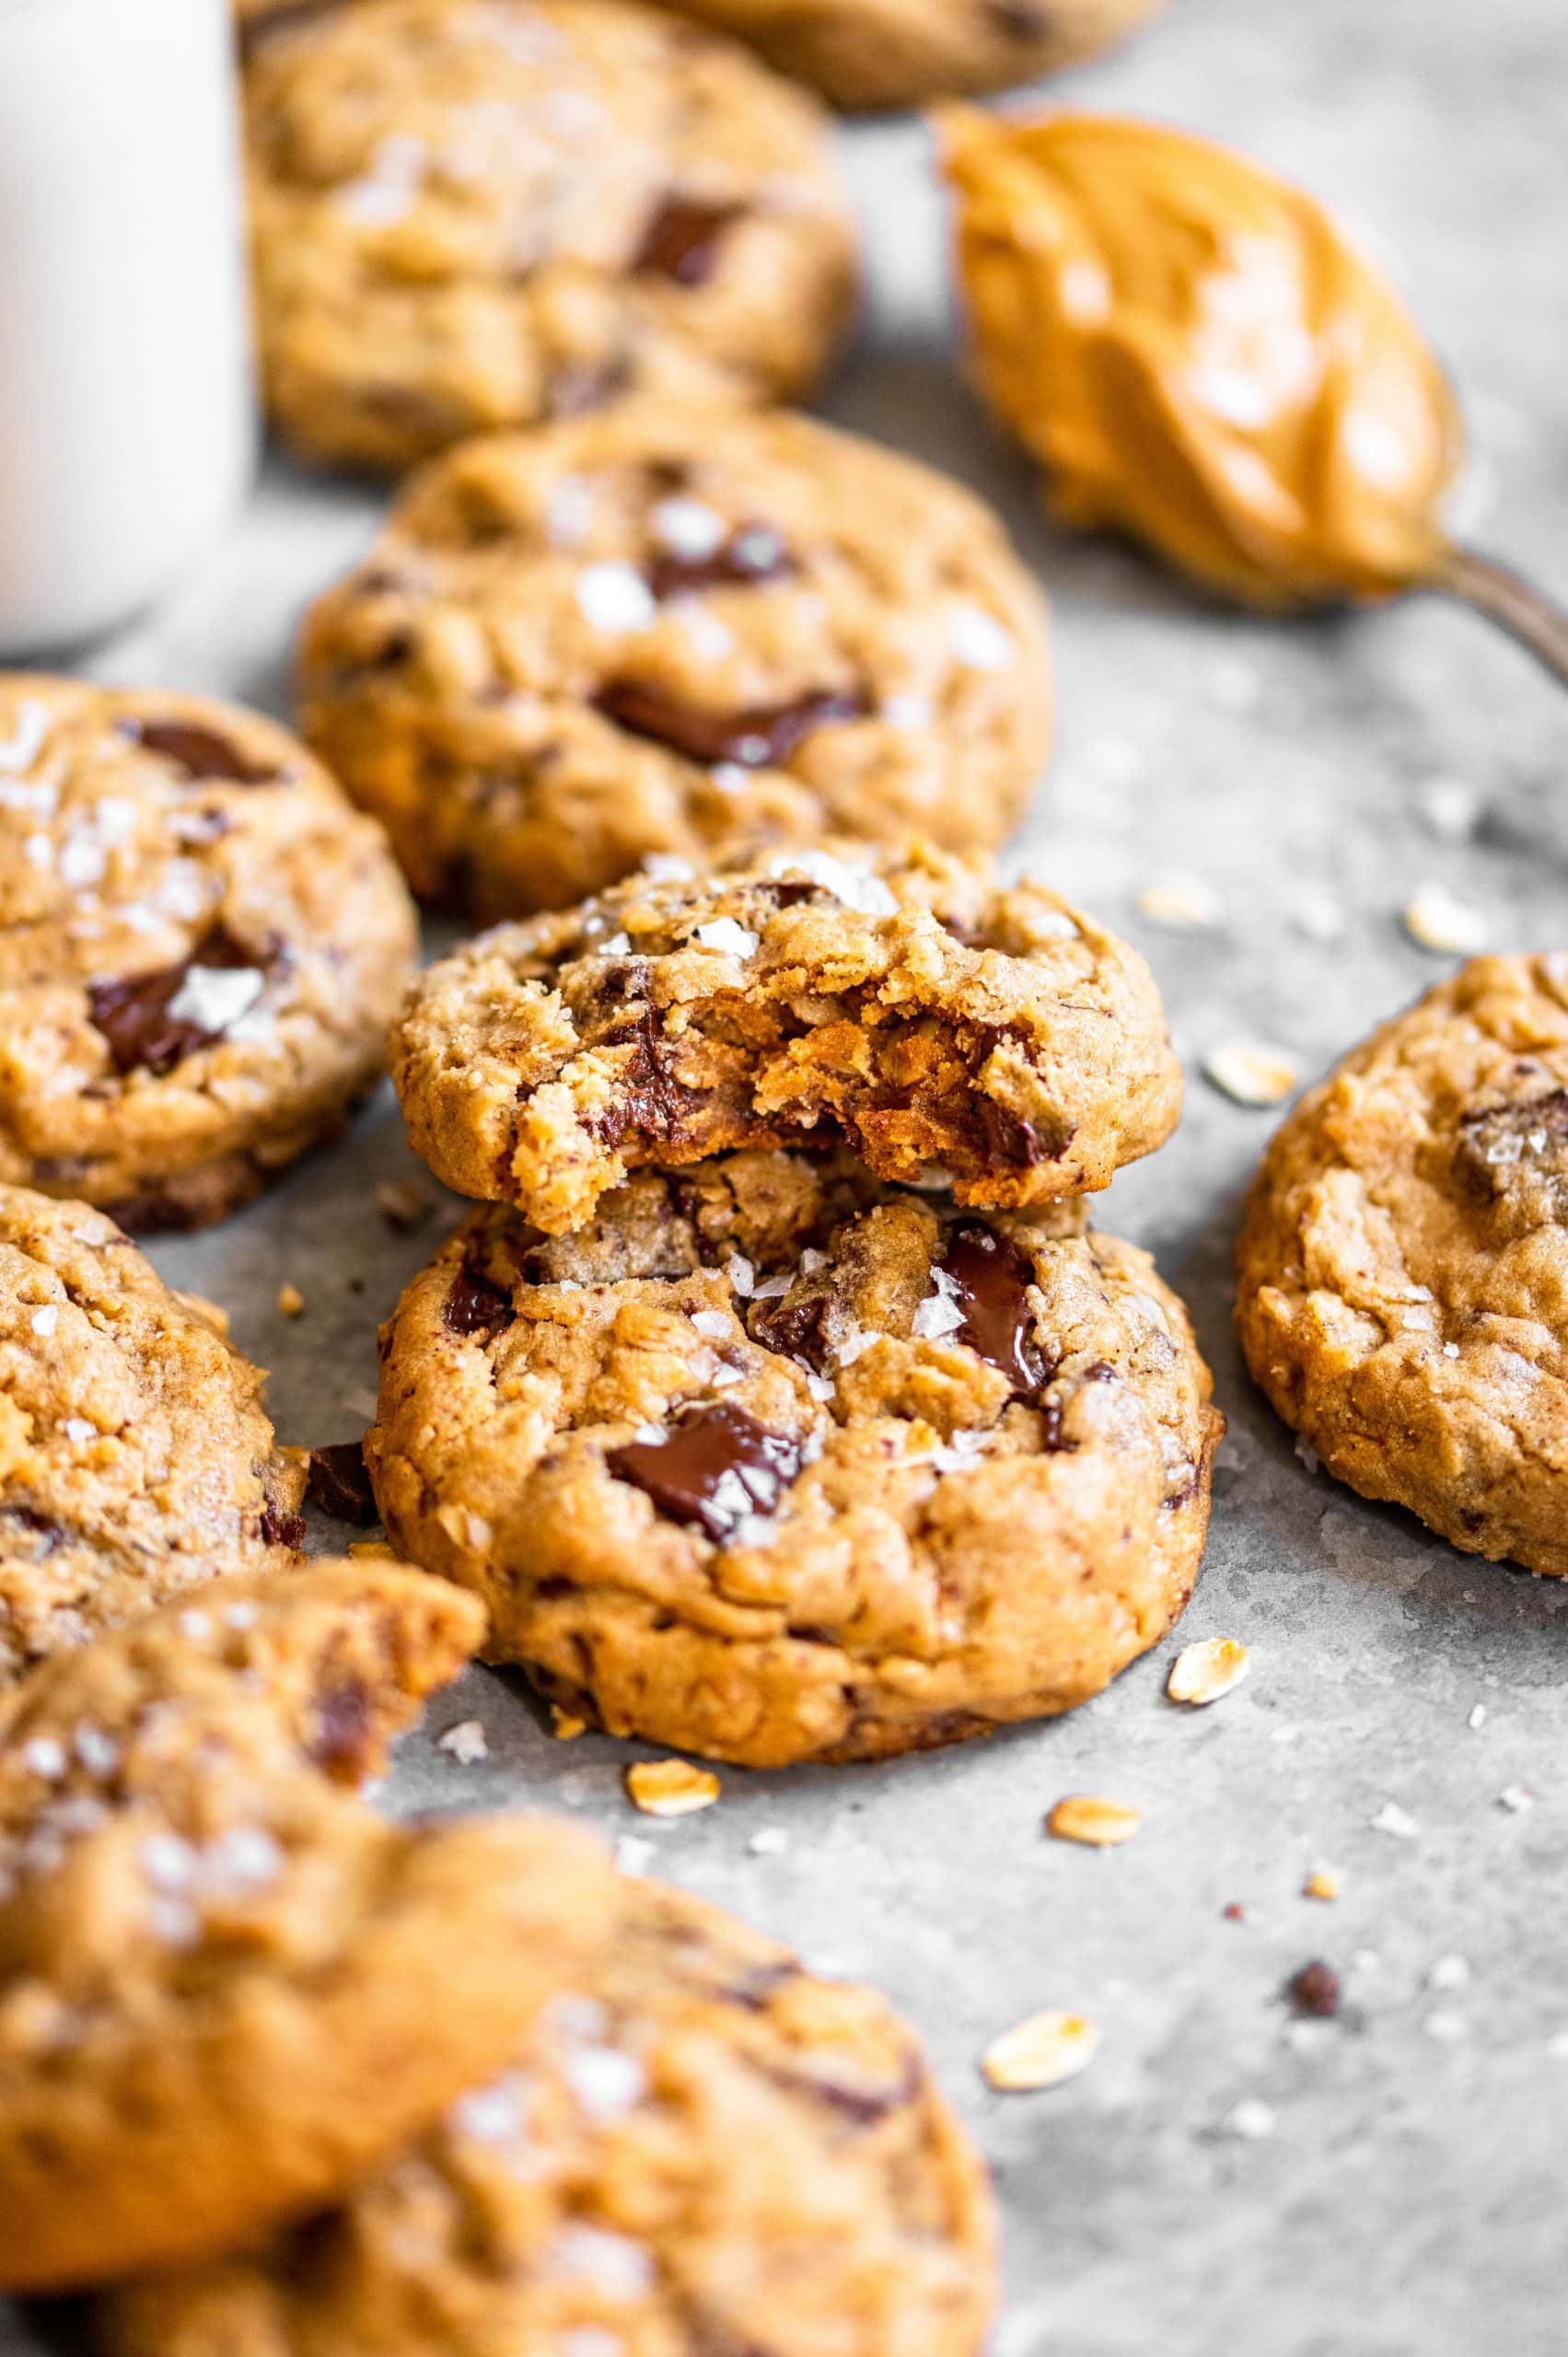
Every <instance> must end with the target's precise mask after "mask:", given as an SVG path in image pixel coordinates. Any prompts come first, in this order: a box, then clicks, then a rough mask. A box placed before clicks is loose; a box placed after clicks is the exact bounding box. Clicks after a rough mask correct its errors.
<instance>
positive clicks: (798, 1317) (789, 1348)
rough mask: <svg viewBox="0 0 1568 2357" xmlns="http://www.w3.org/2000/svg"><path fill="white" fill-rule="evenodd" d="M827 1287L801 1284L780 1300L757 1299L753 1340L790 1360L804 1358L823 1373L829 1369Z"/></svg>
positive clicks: (750, 1322)
mask: <svg viewBox="0 0 1568 2357" xmlns="http://www.w3.org/2000/svg"><path fill="white" fill-rule="evenodd" d="M829 1300H830V1295H829V1294H828V1291H827V1289H826V1288H825V1287H817V1288H815V1289H813V1290H810V1291H803V1290H802V1289H801V1288H799V1287H798V1286H797V1287H796V1288H795V1290H794V1291H793V1292H791V1293H786V1294H781V1295H779V1296H778V1298H777V1299H776V1300H768V1301H759V1302H754V1303H753V1304H752V1306H751V1315H750V1319H749V1324H750V1328H751V1340H752V1341H754V1342H760V1343H761V1346H762V1348H763V1350H765V1351H777V1352H779V1353H780V1354H781V1355H782V1356H783V1357H784V1358H786V1359H804V1361H805V1362H806V1364H807V1366H809V1367H814V1368H815V1369H816V1371H817V1373H818V1374H819V1375H825V1374H826V1373H827V1371H828V1355H829V1349H830V1344H829V1338H828V1305H829Z"/></svg>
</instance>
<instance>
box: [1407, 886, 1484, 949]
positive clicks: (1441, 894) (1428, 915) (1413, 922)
mask: <svg viewBox="0 0 1568 2357" xmlns="http://www.w3.org/2000/svg"><path fill="white" fill-rule="evenodd" d="M1404 927H1405V931H1406V932H1407V933H1408V934H1409V935H1410V937H1411V940H1412V941H1414V942H1419V944H1420V945H1421V946H1422V948H1423V949H1435V950H1438V951H1440V952H1451V953H1452V954H1454V955H1455V956H1457V957H1461V958H1469V957H1471V956H1473V955H1474V953H1475V952H1476V950H1478V949H1484V948H1485V946H1486V943H1487V937H1488V933H1489V930H1490V928H1489V927H1488V924H1487V921H1486V919H1485V917H1484V916H1483V915H1482V913H1481V911H1480V910H1479V909H1478V908H1474V907H1472V906H1471V904H1470V902H1469V901H1468V900H1460V899H1459V898H1458V895H1457V894H1456V893H1453V892H1450V891H1449V889H1448V888H1447V886H1446V884H1423V885H1422V886H1421V887H1420V888H1419V889H1418V890H1417V891H1416V893H1415V894H1414V896H1413V898H1412V899H1411V900H1410V902H1409V903H1408V905H1407V907H1406V909H1405V914H1404Z"/></svg>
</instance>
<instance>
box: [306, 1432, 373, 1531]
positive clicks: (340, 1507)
mask: <svg viewBox="0 0 1568 2357" xmlns="http://www.w3.org/2000/svg"><path fill="white" fill-rule="evenodd" d="M305 1494H306V1496H307V1497H308V1499H309V1500H310V1503H311V1504H312V1505H317V1506H319V1507H320V1509H321V1511H322V1513H323V1514H330V1515H335V1517H336V1518H337V1520H338V1521H339V1522H354V1523H357V1524H358V1525H359V1526H360V1527H361V1528H362V1529H368V1528H369V1527H370V1525H371V1524H372V1523H374V1522H378V1521H379V1520H380V1515H379V1514H378V1513H377V1506H376V1498H375V1493H374V1492H373V1491H372V1490H371V1487H370V1476H369V1474H368V1473H367V1472H366V1469H365V1449H364V1446H363V1444H362V1443H361V1442H359V1441H357V1440H340V1441H332V1442H330V1443H329V1445H328V1446H326V1447H325V1448H313V1449H312V1450H311V1452H310V1469H309V1471H308V1474H307V1476H306V1482H305Z"/></svg>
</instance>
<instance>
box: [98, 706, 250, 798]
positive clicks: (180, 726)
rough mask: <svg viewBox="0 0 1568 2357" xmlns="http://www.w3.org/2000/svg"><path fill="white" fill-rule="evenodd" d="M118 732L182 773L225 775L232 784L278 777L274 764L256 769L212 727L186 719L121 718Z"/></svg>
mask: <svg viewBox="0 0 1568 2357" xmlns="http://www.w3.org/2000/svg"><path fill="white" fill-rule="evenodd" d="M119 730H120V734H121V736H122V737H130V738H131V740H132V742H133V743H134V744H136V745H140V746H142V747H143V749H145V751H147V752H149V753H156V754H157V757H158V759H159V761H167V762H168V765H169V767H170V769H176V770H179V771H180V774H181V775H182V776H183V777H187V778H190V779H192V780H195V779H201V778H215V777H222V778H228V779H229V780H231V782H232V783H233V784H236V785H273V784H276V782H277V778H278V771H277V768H276V766H275V765H272V766H269V767H267V768H265V769H258V768H257V767H256V765H255V763H254V762H252V761H247V760H246V758H245V756H244V754H243V753H242V752H241V751H240V749H239V748H238V745H235V744H231V743H230V741H229V739H228V738H227V737H220V736H219V734H218V732H217V730H216V729H215V728H202V727H198V726H197V725H196V723H195V722H194V721H190V720H136V719H130V720H122V721H121V722H120V724H119Z"/></svg>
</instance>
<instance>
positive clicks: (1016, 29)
mask: <svg viewBox="0 0 1568 2357" xmlns="http://www.w3.org/2000/svg"><path fill="white" fill-rule="evenodd" d="M985 13H986V15H987V16H988V17H990V19H991V21H992V23H993V25H994V26H995V28H996V29H997V31H998V32H999V33H1003V34H1005V36H1006V38H1007V39H1008V40H1009V41H1039V39H1040V35H1041V34H1042V33H1043V32H1044V31H1045V29H1046V25H1045V19H1044V17H1042V16H1041V15H1040V10H1039V9H1038V8H1034V7H1031V6H1029V0H985Z"/></svg>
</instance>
